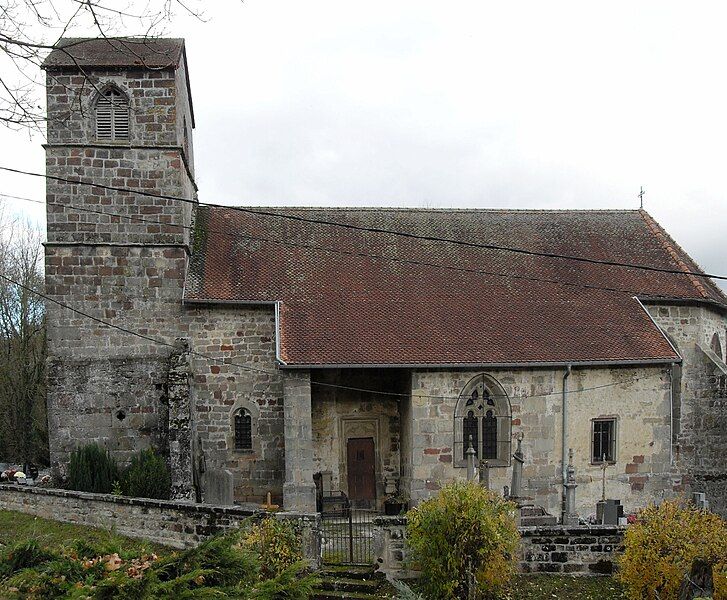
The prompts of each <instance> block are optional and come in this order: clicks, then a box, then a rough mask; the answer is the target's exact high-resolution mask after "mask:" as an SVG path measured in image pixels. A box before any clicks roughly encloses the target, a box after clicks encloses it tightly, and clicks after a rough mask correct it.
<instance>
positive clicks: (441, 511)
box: [406, 482, 520, 600]
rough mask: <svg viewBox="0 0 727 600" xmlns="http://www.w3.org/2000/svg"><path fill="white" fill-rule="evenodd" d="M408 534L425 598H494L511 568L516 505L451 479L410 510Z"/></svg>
mask: <svg viewBox="0 0 727 600" xmlns="http://www.w3.org/2000/svg"><path fill="white" fill-rule="evenodd" d="M406 535H407V544H408V547H409V552H410V558H411V561H412V563H414V564H413V566H415V567H416V568H417V569H418V570H420V571H421V572H422V577H421V579H420V582H421V588H420V589H421V591H422V593H423V595H424V597H425V598H441V599H447V600H449V599H460V598H463V599H465V598H466V599H468V600H481V599H485V598H494V597H495V596H496V595H497V593H498V592H500V591H501V590H502V589H503V588H504V587H505V586H506V585H507V583H508V582H509V581H510V578H511V577H512V574H513V573H514V571H515V560H516V555H517V552H518V548H519V543H520V534H519V533H518V530H517V526H516V523H515V505H514V504H513V503H512V502H507V501H506V500H504V499H503V498H501V497H500V496H498V495H497V494H496V493H494V492H492V491H490V490H487V489H485V488H483V487H482V486H480V485H478V484H477V483H474V482H455V483H452V484H449V485H447V486H445V487H444V488H442V490H441V491H440V492H439V494H438V495H437V496H435V497H434V498H431V499H429V500H426V501H424V502H422V503H421V504H420V505H419V506H418V507H417V508H414V509H412V510H410V511H409V512H408V513H407V527H406Z"/></svg>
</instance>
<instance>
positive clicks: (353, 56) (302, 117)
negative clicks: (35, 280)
mask: <svg viewBox="0 0 727 600" xmlns="http://www.w3.org/2000/svg"><path fill="white" fill-rule="evenodd" d="M204 6H205V8H204V9H205V11H206V15H207V18H208V19H209V20H208V22H205V23H200V22H196V21H194V20H192V19H190V18H180V19H178V20H175V21H174V22H173V23H172V24H170V25H169V26H168V27H167V33H168V34H169V35H173V36H181V37H185V38H186V40H187V56H188V59H189V65H190V77H191V84H192V93H193V97H194V110H195V116H196V123H197V128H196V130H195V132H194V144H195V161H196V169H197V177H198V184H199V188H200V199H201V200H202V201H209V202H223V203H230V204H255V205H277V204H289V205H339V206H341V205H351V206H358V205H362V206H363V205H368V206H371V205H381V206H427V207H503V208H638V197H637V194H638V191H639V187H640V186H642V185H643V186H644V188H645V189H646V196H645V207H646V209H647V210H648V211H649V212H650V213H651V214H652V215H653V216H654V217H655V218H656V219H657V220H658V221H659V222H660V223H661V224H662V225H663V226H664V227H665V228H666V229H667V230H668V231H669V232H670V233H671V234H672V236H673V237H675V238H676V240H677V241H678V242H679V243H680V244H681V245H682V246H683V247H684V248H685V249H686V250H687V251H688V252H689V253H690V254H691V255H692V256H693V257H694V258H695V259H696V260H697V262H699V263H700V265H701V266H702V267H703V268H704V269H706V270H707V271H710V272H714V273H718V274H727V252H726V251H727V239H726V238H727V236H726V235H725V230H726V229H727V210H726V208H725V181H724V180H725V172H726V171H725V169H726V164H727V161H726V159H727V152H726V146H727V77H725V57H727V35H725V33H724V29H725V23H727V3H724V2H699V3H694V2H684V1H681V2H667V1H664V0H659V1H654V2H644V1H640V0H639V1H633V0H631V1H629V2H591V1H584V0H579V1H577V2H558V1H550V2H542V0H539V1H537V2H522V1H518V2H501V1H500V2H487V1H482V0H480V1H478V2H464V1H458V2H447V3H444V2H427V1H422V0H417V1H415V2H414V1H412V2H407V1H401V0H398V1H396V2H391V1H388V2H376V1H371V0H369V1H368V2H363V3H361V2H341V1H340V0H338V1H331V2H322V1H318V0H308V1H305V2H301V1H300V0H297V1H283V0H245V2H244V3H242V2H238V1H235V0H216V1H215V2H214V3H212V2H207V3H204ZM128 33H137V32H135V31H129V32H128ZM42 142H43V140H42V138H41V137H40V136H36V137H34V138H32V139H28V135H27V134H23V133H11V132H8V131H6V130H0V147H1V148H2V151H1V160H0V164H3V165H9V166H14V167H19V168H26V169H30V170H34V171H42V170H43V168H44V163H43V149H42V147H41V143H42ZM43 186H44V184H43V182H42V181H40V180H30V181H28V179H27V178H22V177H20V176H17V177H15V176H13V177H10V176H8V175H7V174H5V173H2V174H0V192H4V193H11V194H18V195H26V196H28V195H30V196H33V197H35V198H39V199H42V198H43V195H44V194H43ZM12 208H13V209H14V210H22V211H24V212H25V213H27V214H29V215H30V216H31V217H32V218H42V217H39V215H41V214H42V209H40V210H39V209H38V207H31V206H28V205H21V203H16V204H13V205H12ZM637 258H638V257H634V259H635V260H636V259H637Z"/></svg>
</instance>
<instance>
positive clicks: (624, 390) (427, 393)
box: [404, 366, 672, 516]
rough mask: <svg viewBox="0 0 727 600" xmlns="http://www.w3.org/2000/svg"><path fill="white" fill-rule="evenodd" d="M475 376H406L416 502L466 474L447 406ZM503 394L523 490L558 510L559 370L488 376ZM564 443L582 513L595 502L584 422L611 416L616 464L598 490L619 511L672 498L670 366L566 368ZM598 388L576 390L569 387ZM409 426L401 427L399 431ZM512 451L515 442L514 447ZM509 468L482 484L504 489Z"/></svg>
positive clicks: (596, 476)
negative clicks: (518, 450)
mask: <svg viewBox="0 0 727 600" xmlns="http://www.w3.org/2000/svg"><path fill="white" fill-rule="evenodd" d="M475 374H476V372H474V371H441V370H440V371H434V370H427V371H415V372H414V373H413V375H412V401H411V408H410V413H411V419H410V423H409V426H411V428H412V435H411V439H412V446H413V452H412V461H413V462H412V468H411V496H412V499H413V501H414V502H415V503H416V502H417V501H419V500H421V499H423V498H426V497H428V496H429V495H431V494H433V493H436V491H437V490H438V489H439V488H440V487H441V486H442V485H443V484H445V483H446V482H448V481H451V480H453V479H463V478H465V477H466V469H464V468H457V467H454V466H453V461H452V448H453V440H454V426H455V421H454V409H455V406H456V402H457V398H458V396H459V394H460V392H461V390H462V389H463V387H464V386H465V385H466V384H467V382H468V381H469V380H470V379H471V378H472V377H473V376H474V375H475ZM487 374H488V375H490V376H492V377H494V378H495V379H496V380H497V382H499V384H500V385H501V386H502V388H503V390H504V391H505V393H506V394H507V395H508V397H509V400H510V404H511V407H512V433H513V435H515V434H518V433H522V434H523V435H524V440H523V443H522V448H523V453H524V456H525V464H524V470H523V494H524V495H526V496H527V497H529V498H531V501H532V502H534V503H535V504H538V505H541V506H543V507H545V508H546V509H547V510H548V511H549V512H550V513H551V514H554V515H560V511H561V493H562V487H561V485H560V481H561V439H562V432H561V414H562V412H561V411H562V395H561V392H562V385H563V371H562V370H560V369H557V370H555V369H527V370H526V369H522V370H497V371H494V370H493V371H487ZM568 385H569V390H571V391H572V393H570V394H569V408H568V438H569V439H568V446H569V447H571V448H573V450H574V453H575V459H574V465H575V468H576V480H577V483H578V488H577V493H576V501H577V509H578V512H579V514H580V515H581V516H588V515H590V514H594V513H595V510H596V502H597V501H598V500H599V499H600V498H601V469H600V465H594V464H591V454H590V453H591V420H592V419H594V418H598V417H606V416H615V417H616V418H617V456H616V463H615V464H614V465H610V466H609V467H608V470H607V488H606V494H607V496H608V497H610V498H618V499H620V500H621V501H622V503H623V504H624V506H625V508H626V511H627V512H628V511H631V510H634V509H636V508H639V507H642V506H644V505H646V504H647V503H648V502H649V501H651V500H653V499H656V498H661V497H662V494H663V493H664V490H666V493H667V494H669V493H672V489H671V487H672V486H671V477H672V475H671V473H670V468H669V400H670V393H669V391H670V380H669V367H668V366H666V367H662V366H653V367H638V368H626V367H624V368H600V369H599V368H593V367H588V368H586V367H583V368H574V369H573V372H572V374H571V376H570V379H569V382H568ZM583 388H596V389H591V390H589V391H585V392H582V393H578V392H576V390H579V389H583ZM406 426H407V424H404V427H406ZM512 450H513V451H514V446H513V447H512ZM511 477H512V467H493V468H491V469H490V487H491V488H492V489H496V490H502V489H503V486H505V485H508V486H509V485H510V483H511Z"/></svg>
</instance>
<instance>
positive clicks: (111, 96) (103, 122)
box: [96, 88, 129, 142]
mask: <svg viewBox="0 0 727 600" xmlns="http://www.w3.org/2000/svg"><path fill="white" fill-rule="evenodd" d="M96 138H97V139H99V140H109V141H112V142H113V141H118V140H128V139H129V100H128V99H127V98H126V96H125V95H124V94H122V93H121V92H120V91H119V90H117V89H115V88H109V89H107V90H105V91H104V92H103V94H101V96H99V99H98V102H97V103H96Z"/></svg>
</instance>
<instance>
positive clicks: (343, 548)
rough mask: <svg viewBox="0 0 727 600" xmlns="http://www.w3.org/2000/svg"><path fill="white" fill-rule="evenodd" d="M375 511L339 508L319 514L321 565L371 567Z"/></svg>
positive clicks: (373, 557) (373, 558)
mask: <svg viewBox="0 0 727 600" xmlns="http://www.w3.org/2000/svg"><path fill="white" fill-rule="evenodd" d="M377 514H378V513H377V512H376V511H375V510H365V509H361V508H341V509H338V510H330V511H324V512H322V513H321V525H322V528H323V540H322V544H321V546H322V549H323V562H324V563H326V564H340V565H372V564H373V563H374V562H375V560H376V557H375V556H374V539H373V537H374V523H373V522H374V517H375V516H376V515H377Z"/></svg>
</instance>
